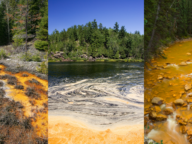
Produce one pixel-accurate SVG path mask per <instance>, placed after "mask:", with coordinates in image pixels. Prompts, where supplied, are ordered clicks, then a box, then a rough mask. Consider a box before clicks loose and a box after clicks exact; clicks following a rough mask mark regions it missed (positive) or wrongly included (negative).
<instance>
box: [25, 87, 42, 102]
mask: <svg viewBox="0 0 192 144" xmlns="http://www.w3.org/2000/svg"><path fill="white" fill-rule="evenodd" d="M25 95H27V96H28V97H30V98H34V99H39V98H40V96H39V94H38V93H36V91H35V89H34V88H32V87H28V88H27V89H26V92H25Z"/></svg>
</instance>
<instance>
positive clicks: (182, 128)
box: [180, 126, 187, 134]
mask: <svg viewBox="0 0 192 144" xmlns="http://www.w3.org/2000/svg"><path fill="white" fill-rule="evenodd" d="M180 132H181V133H182V134H186V132H187V128H186V126H181V127H180Z"/></svg>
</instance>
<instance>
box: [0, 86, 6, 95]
mask: <svg viewBox="0 0 192 144" xmlns="http://www.w3.org/2000/svg"><path fill="white" fill-rule="evenodd" d="M4 95H5V90H4V89H2V88H1V89H0V97H4Z"/></svg>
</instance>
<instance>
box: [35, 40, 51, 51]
mask: <svg viewBox="0 0 192 144" xmlns="http://www.w3.org/2000/svg"><path fill="white" fill-rule="evenodd" d="M35 48H36V49H38V50H40V51H46V50H48V42H47V41H41V40H37V41H35Z"/></svg>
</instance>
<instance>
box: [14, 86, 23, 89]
mask: <svg viewBox="0 0 192 144" xmlns="http://www.w3.org/2000/svg"><path fill="white" fill-rule="evenodd" d="M15 89H24V86H22V85H16V86H15Z"/></svg>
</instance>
